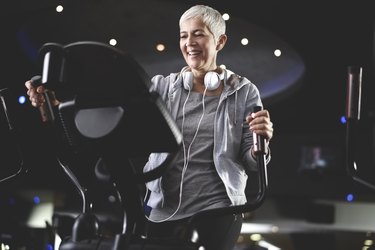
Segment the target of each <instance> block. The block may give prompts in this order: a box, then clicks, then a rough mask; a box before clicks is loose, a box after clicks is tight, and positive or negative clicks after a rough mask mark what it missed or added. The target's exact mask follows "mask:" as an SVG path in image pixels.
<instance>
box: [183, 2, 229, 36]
mask: <svg viewBox="0 0 375 250" xmlns="http://www.w3.org/2000/svg"><path fill="white" fill-rule="evenodd" d="M196 17H199V18H202V21H203V23H204V24H205V25H207V27H208V29H209V30H210V31H211V33H212V34H213V35H214V39H215V40H216V41H217V39H219V37H220V36H221V35H223V34H225V29H226V27H225V20H224V18H223V17H222V15H221V14H220V12H219V11H217V10H215V9H214V8H212V7H209V6H206V5H195V6H193V7H191V8H190V9H188V10H187V11H185V12H184V14H182V16H181V17H180V22H179V25H180V27H181V23H182V22H184V21H186V20H188V19H192V18H196Z"/></svg>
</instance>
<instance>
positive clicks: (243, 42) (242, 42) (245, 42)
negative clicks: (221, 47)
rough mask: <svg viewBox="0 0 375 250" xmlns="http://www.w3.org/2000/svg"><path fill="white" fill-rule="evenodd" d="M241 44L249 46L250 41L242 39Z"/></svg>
mask: <svg viewBox="0 0 375 250" xmlns="http://www.w3.org/2000/svg"><path fill="white" fill-rule="evenodd" d="M241 44H242V45H248V44H249V40H248V39H247V38H242V39H241Z"/></svg>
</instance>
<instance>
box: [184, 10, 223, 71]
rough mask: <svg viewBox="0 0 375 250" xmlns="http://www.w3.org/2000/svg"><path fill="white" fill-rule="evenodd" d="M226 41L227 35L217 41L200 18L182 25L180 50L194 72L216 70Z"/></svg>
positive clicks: (192, 19)
mask: <svg viewBox="0 0 375 250" xmlns="http://www.w3.org/2000/svg"><path fill="white" fill-rule="evenodd" d="M225 41H226V36H225V35H222V36H220V38H219V39H218V41H215V38H214V35H213V34H212V33H211V31H210V30H209V29H208V27H207V26H206V25H205V24H204V23H203V21H202V19H201V18H199V17H196V18H191V19H187V20H185V21H184V22H182V23H181V25H180V49H181V52H182V55H183V56H184V58H185V61H186V63H187V65H188V66H189V67H190V69H191V70H193V71H194V70H196V71H204V72H207V71H210V70H215V69H216V68H217V65H216V57H217V53H218V52H219V50H221V48H222V47H223V45H224V43H225Z"/></svg>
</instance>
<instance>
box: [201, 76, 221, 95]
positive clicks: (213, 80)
mask: <svg viewBox="0 0 375 250" xmlns="http://www.w3.org/2000/svg"><path fill="white" fill-rule="evenodd" d="M220 82H221V77H220V75H219V74H218V73H216V72H214V71H210V72H207V73H206V75H205V76H204V85H205V86H206V88H207V90H215V89H217V88H218V87H219V86H220Z"/></svg>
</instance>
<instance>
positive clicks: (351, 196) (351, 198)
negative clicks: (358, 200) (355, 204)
mask: <svg viewBox="0 0 375 250" xmlns="http://www.w3.org/2000/svg"><path fill="white" fill-rule="evenodd" d="M346 200H347V201H349V202H351V201H353V200H354V195H353V194H348V195H347V196H346Z"/></svg>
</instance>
